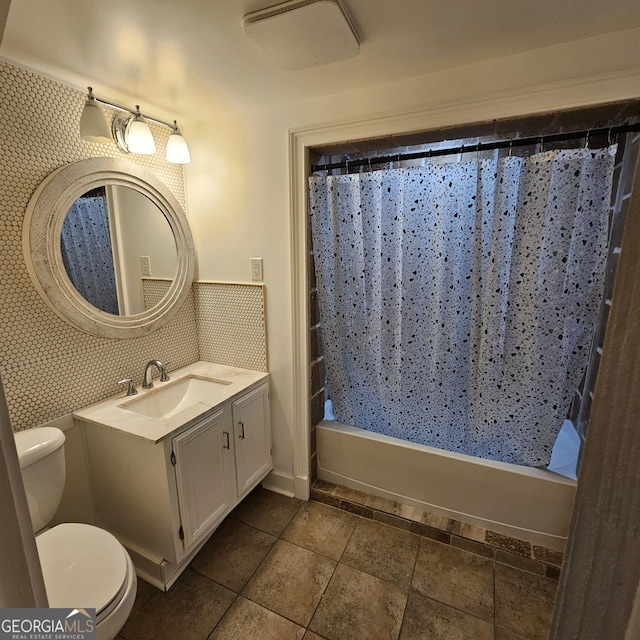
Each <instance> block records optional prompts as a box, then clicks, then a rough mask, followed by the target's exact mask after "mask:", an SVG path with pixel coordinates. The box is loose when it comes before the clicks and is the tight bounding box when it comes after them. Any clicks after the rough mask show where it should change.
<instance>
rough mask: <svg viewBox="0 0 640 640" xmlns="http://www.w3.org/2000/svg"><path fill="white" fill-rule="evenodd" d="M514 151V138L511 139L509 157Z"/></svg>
mask: <svg viewBox="0 0 640 640" xmlns="http://www.w3.org/2000/svg"><path fill="white" fill-rule="evenodd" d="M512 153H513V138H510V139H509V157H511V154H512Z"/></svg>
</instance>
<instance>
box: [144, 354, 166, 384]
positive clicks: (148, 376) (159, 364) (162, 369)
mask: <svg viewBox="0 0 640 640" xmlns="http://www.w3.org/2000/svg"><path fill="white" fill-rule="evenodd" d="M152 367H157V368H158V371H159V372H160V382H167V380H169V376H168V375H167V369H166V367H165V366H164V365H163V364H162V362H160V360H149V362H147V366H146V367H145V368H144V382H143V383H142V387H143V388H144V389H151V388H152V387H153V381H152V380H151V368H152Z"/></svg>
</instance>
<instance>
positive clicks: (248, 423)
mask: <svg viewBox="0 0 640 640" xmlns="http://www.w3.org/2000/svg"><path fill="white" fill-rule="evenodd" d="M233 422H234V424H233V431H234V435H235V452H236V481H237V485H238V496H242V495H243V494H245V493H246V492H247V491H249V490H250V489H252V488H253V487H254V486H255V485H256V484H257V483H258V482H260V480H262V478H264V476H266V475H267V473H269V471H271V469H272V463H271V421H270V414H269V385H263V386H262V387H258V388H257V389H256V390H255V391H252V392H250V393H248V394H247V395H246V396H243V397H242V398H240V399H239V400H237V401H236V402H234V403H233Z"/></svg>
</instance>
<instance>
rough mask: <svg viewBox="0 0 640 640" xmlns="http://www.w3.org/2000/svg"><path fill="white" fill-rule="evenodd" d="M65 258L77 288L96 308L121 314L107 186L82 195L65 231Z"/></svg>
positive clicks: (66, 222)
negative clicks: (112, 249) (105, 189)
mask: <svg viewBox="0 0 640 640" xmlns="http://www.w3.org/2000/svg"><path fill="white" fill-rule="evenodd" d="M60 243H61V249H62V260H63V262H64V266H65V268H66V270H67V274H68V275H69V279H70V280H71V282H72V283H73V286H74V287H75V288H76V289H77V291H78V292H79V293H80V294H81V295H82V296H83V297H84V298H85V300H87V301H88V302H89V303H90V304H92V305H93V306H94V307H96V308H98V309H100V310H101V311H105V312H106V313H111V314H114V315H118V297H117V293H116V281H115V274H114V268H113V254H112V252H111V234H110V233H109V213H108V208H107V201H106V194H105V192H104V189H101V190H98V189H96V190H94V191H92V192H90V193H88V194H85V195H84V196H82V197H81V198H78V199H77V200H76V201H75V202H74V203H73V205H72V206H71V207H70V209H69V212H68V213H67V217H66V218H65V221H64V224H63V225H62V234H61V240H60Z"/></svg>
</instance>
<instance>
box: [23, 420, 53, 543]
mask: <svg viewBox="0 0 640 640" xmlns="http://www.w3.org/2000/svg"><path fill="white" fill-rule="evenodd" d="M13 435H14V438H15V441H16V449H17V450H18V460H19V461H20V470H21V472H22V479H23V481H24V488H25V491H26V494H27V501H28V503H29V513H30V514H31V524H32V526H33V531H34V532H36V533H37V532H38V531H40V530H41V529H42V528H44V527H46V526H47V525H48V524H49V522H51V520H52V518H53V516H54V515H55V513H56V511H57V510H58V506H59V505H60V500H61V499H62V492H63V490H64V482H65V464H64V448H63V446H62V445H63V444H64V440H65V438H64V433H62V431H60V429H56V428H55V427H36V428H34V429H26V430H25V431H18V432H16V433H14V434H13Z"/></svg>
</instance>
